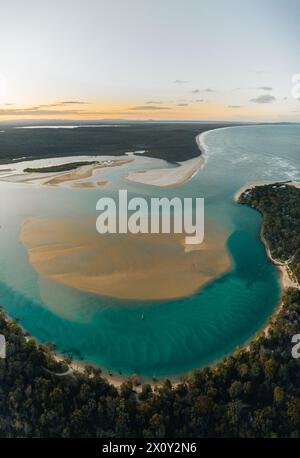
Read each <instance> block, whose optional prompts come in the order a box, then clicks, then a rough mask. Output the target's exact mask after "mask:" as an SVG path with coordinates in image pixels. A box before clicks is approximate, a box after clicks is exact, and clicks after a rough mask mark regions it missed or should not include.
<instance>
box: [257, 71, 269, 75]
mask: <svg viewBox="0 0 300 458" xmlns="http://www.w3.org/2000/svg"><path fill="white" fill-rule="evenodd" d="M255 73H256V74H257V75H270V74H271V73H272V72H266V71H264V70H259V71H257V72H255Z"/></svg>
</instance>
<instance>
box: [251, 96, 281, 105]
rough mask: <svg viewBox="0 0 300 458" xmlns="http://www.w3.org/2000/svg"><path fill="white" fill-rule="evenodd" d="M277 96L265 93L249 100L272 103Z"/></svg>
mask: <svg viewBox="0 0 300 458" xmlns="http://www.w3.org/2000/svg"><path fill="white" fill-rule="evenodd" d="M275 100H276V98H275V97H274V96H273V95H270V94H263V95H259V96H258V97H255V98H254V99H250V100H249V102H253V103H272V102H275Z"/></svg>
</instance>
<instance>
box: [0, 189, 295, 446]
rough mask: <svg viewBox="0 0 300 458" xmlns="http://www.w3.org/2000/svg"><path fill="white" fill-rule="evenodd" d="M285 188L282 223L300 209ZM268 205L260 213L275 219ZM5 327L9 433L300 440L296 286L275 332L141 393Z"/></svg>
mask: <svg viewBox="0 0 300 458" xmlns="http://www.w3.org/2000/svg"><path fill="white" fill-rule="evenodd" d="M281 189H282V190H280V191H279V192H280V193H283V192H284V193H286V199H285V200H284V199H283V200H282V206H278V205H277V204H276V203H275V201H276V199H275V200H274V204H273V205H272V208H273V209H274V208H276V209H277V211H279V213H280V215H277V216H276V218H279V219H280V220H281V218H283V215H282V212H284V214H286V215H291V214H293V215H294V213H292V212H293V211H294V210H293V209H292V208H290V207H289V205H292V204H293V205H299V201H300V199H299V195H300V190H297V193H298V203H297V199H296V201H295V200H294V197H295V196H294V190H293V188H287V187H286V188H281ZM256 192H257V189H256V191H255V196H256V197H255V200H253V201H252V197H251V199H249V195H248V197H247V199H248V200H249V202H248V203H250V204H251V205H255V206H257V208H258V205H259V203H260V199H259V197H257V195H256ZM266 192H267V193H268V192H270V194H269V196H270V198H271V196H272V195H273V190H271V189H270V188H269V190H267V189H265V190H264V191H263V193H262V195H261V197H262V198H266ZM290 193H292V194H291V195H290ZM253 196H254V194H253ZM253 199H254V197H253ZM268 208H269V207H268ZM268 208H265V209H263V210H262V208H260V211H262V212H263V213H264V214H265V212H266V215H265V216H270V215H269V210H268ZM270 211H273V210H270ZM266 227H267V226H266V223H265V225H264V229H266ZM272 227H274V228H278V227H281V226H278V225H277V224H275V225H272ZM268 234H269V232H268V231H266V232H265V236H266V237H268ZM270 234H271V237H273V236H274V237H275V234H273V233H272V231H271V233H270ZM285 234H286V237H288V238H289V243H291V244H293V241H291V240H290V238H291V237H290V234H289V232H282V237H285ZM276 237H277V235H276ZM280 243H281V244H282V246H283V247H284V246H287V245H288V243H287V240H280ZM272 247H273V245H272ZM291 251H292V250H291ZM289 253H290V252H289ZM284 255H285V253H284V252H282V255H281V256H284ZM0 333H2V334H4V335H5V336H6V339H7V358H6V359H5V360H0V412H1V414H0V436H2V437H15V436H21V437H32V436H34V437H55V436H62V437H70V436H71V437H116V436H117V437H139V436H141V437H166V436H168V437H178V438H180V437H185V438H189V437H300V383H299V381H300V359H295V358H293V357H292V355H291V350H292V346H293V345H294V344H292V342H291V339H292V336H293V335H295V334H298V333H300V291H299V290H297V289H295V288H290V289H288V290H286V291H285V293H284V296H283V299H282V307H281V308H280V311H279V313H278V314H277V315H276V316H274V317H273V318H272V320H271V322H270V326H269V330H268V333H267V335H265V334H264V333H263V332H261V333H260V334H259V335H258V336H257V337H256V338H255V339H254V340H253V341H252V343H250V345H249V348H247V349H246V348H245V349H240V350H238V351H237V352H236V353H234V354H233V355H231V356H230V357H228V358H226V359H224V361H223V362H221V363H219V364H218V365H217V366H215V367H211V368H210V367H208V368H203V369H199V370H196V371H194V373H193V374H192V375H191V376H190V377H189V378H188V379H187V380H186V381H185V382H182V383H180V384H179V385H177V386H172V385H171V383H170V382H169V381H168V380H166V381H165V383H164V384H163V386H160V387H156V388H154V389H152V388H151V387H150V386H149V385H147V384H145V385H143V386H142V389H141V392H139V393H138V392H137V390H136V387H135V386H134V384H133V382H132V380H128V381H126V382H124V383H123V385H122V386H121V388H120V390H117V389H116V388H115V387H113V386H112V385H110V384H109V383H108V382H107V381H106V380H105V379H103V378H102V376H101V371H100V370H99V369H96V368H92V367H90V366H87V368H86V370H85V373H84V374H81V373H74V374H73V375H67V376H64V377H59V376H57V375H54V374H51V373H49V370H50V371H53V372H54V373H55V372H57V373H59V372H63V371H64V370H66V368H67V364H66V363H64V362H60V363H58V362H57V361H55V359H54V358H53V354H52V352H51V350H50V349H49V348H48V347H47V346H45V345H37V344H36V343H35V342H34V341H33V340H32V339H28V338H27V337H26V336H25V335H24V333H23V331H22V330H21V329H20V327H19V326H18V325H17V324H16V323H13V322H12V321H10V320H7V319H6V317H5V316H4V314H3V313H2V314H1V316H0Z"/></svg>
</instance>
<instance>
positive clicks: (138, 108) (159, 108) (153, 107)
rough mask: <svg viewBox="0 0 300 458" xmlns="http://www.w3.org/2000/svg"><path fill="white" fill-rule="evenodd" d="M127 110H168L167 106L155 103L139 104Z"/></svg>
mask: <svg viewBox="0 0 300 458" xmlns="http://www.w3.org/2000/svg"><path fill="white" fill-rule="evenodd" d="M129 110H133V111H145V110H150V111H151V110H170V108H169V107H162V106H157V105H139V106H136V107H131V108H129Z"/></svg>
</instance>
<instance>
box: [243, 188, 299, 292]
mask: <svg viewBox="0 0 300 458" xmlns="http://www.w3.org/2000/svg"><path fill="white" fill-rule="evenodd" d="M272 183H274V182H252V183H248V184H247V185H245V186H243V187H242V188H240V189H239V190H238V191H237V192H236V193H235V195H234V200H235V201H236V202H238V201H239V197H240V196H241V195H242V194H243V193H244V192H245V191H247V190H248V189H249V190H251V189H253V188H255V187H256V186H265V185H269V184H272ZM285 185H287V186H295V187H296V188H300V183H299V182H296V181H291V182H289V183H285ZM260 238H261V241H262V242H263V244H264V246H265V250H266V253H267V255H268V258H269V259H270V261H271V262H272V263H273V264H275V265H276V266H277V267H278V269H279V270H280V272H281V276H280V279H281V285H282V288H283V289H284V288H297V289H300V285H299V284H298V282H297V281H296V280H295V279H293V275H292V273H291V271H290V268H289V266H288V264H287V263H283V262H281V261H279V260H278V259H274V258H273V256H272V254H271V252H270V249H269V246H268V243H267V241H266V240H265V238H264V236H263V234H262V229H261V231H260Z"/></svg>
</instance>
